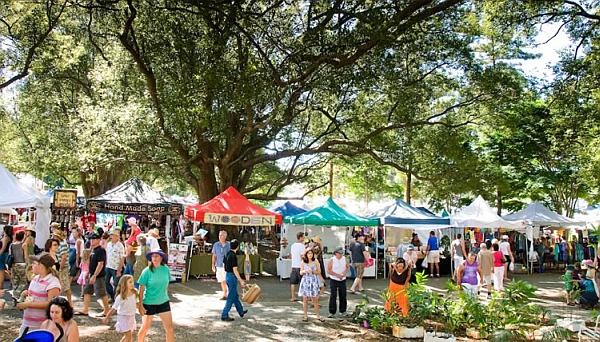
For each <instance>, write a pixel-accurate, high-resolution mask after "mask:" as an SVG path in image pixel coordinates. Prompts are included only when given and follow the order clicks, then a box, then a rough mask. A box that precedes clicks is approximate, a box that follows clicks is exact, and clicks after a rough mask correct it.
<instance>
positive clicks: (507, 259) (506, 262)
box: [504, 254, 510, 265]
mask: <svg viewBox="0 0 600 342" xmlns="http://www.w3.org/2000/svg"><path fill="white" fill-rule="evenodd" d="M504 258H505V259H506V261H505V262H504V263H505V264H509V265H510V255H508V254H504Z"/></svg>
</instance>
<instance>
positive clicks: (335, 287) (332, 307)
mask: <svg viewBox="0 0 600 342" xmlns="http://www.w3.org/2000/svg"><path fill="white" fill-rule="evenodd" d="M329 286H330V288H331V296H329V313H330V314H332V315H333V314H335V311H336V306H337V305H336V302H335V301H336V298H337V296H338V295H339V296H340V313H342V314H343V313H346V307H347V305H348V301H347V300H346V294H347V291H346V280H342V281H339V280H335V279H331V278H329Z"/></svg>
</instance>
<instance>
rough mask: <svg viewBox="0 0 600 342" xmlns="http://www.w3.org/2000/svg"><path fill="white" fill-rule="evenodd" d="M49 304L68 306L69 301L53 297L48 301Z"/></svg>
mask: <svg viewBox="0 0 600 342" xmlns="http://www.w3.org/2000/svg"><path fill="white" fill-rule="evenodd" d="M50 304H59V305H65V304H69V301H68V300H67V299H66V298H65V297H54V298H52V300H51V301H50Z"/></svg>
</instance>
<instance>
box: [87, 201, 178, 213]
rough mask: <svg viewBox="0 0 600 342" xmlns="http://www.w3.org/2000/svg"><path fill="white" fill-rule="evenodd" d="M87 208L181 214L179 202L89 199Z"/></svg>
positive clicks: (104, 210)
mask: <svg viewBox="0 0 600 342" xmlns="http://www.w3.org/2000/svg"><path fill="white" fill-rule="evenodd" d="M87 209H88V210H89V211H92V212H96V213H113V214H136V213H140V214H163V215H181V205H179V204H168V203H165V204H131V203H129V204H127V203H107V202H99V201H88V202H87Z"/></svg>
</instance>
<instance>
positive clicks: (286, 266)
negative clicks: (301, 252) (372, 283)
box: [277, 255, 375, 279]
mask: <svg viewBox="0 0 600 342" xmlns="http://www.w3.org/2000/svg"><path fill="white" fill-rule="evenodd" d="M332 257H333V256H330V255H325V257H324V258H323V263H324V264H325V276H326V277H327V278H329V274H328V273H327V263H328V262H329V259H331V258H332ZM346 259H348V258H346ZM348 263H350V261H348ZM291 272H292V259H283V258H279V259H277V275H278V276H279V278H280V279H288V278H289V277H290V273H291ZM351 274H352V271H348V274H347V277H348V278H350V275H351ZM363 277H373V278H374V277H375V266H371V267H365V274H364V275H363Z"/></svg>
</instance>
